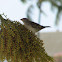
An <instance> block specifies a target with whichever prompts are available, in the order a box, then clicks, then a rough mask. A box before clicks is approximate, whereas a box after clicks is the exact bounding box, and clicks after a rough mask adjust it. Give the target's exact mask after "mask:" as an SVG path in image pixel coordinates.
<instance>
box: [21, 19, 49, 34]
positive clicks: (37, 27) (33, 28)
mask: <svg viewBox="0 0 62 62" xmlns="http://www.w3.org/2000/svg"><path fill="white" fill-rule="evenodd" d="M20 20H21V21H23V23H24V26H25V27H26V28H27V29H28V30H30V31H32V32H33V33H36V32H38V31H40V30H41V29H44V28H47V27H50V26H42V25H39V24H38V23H35V22H32V21H30V20H29V19H27V18H22V19H20Z"/></svg>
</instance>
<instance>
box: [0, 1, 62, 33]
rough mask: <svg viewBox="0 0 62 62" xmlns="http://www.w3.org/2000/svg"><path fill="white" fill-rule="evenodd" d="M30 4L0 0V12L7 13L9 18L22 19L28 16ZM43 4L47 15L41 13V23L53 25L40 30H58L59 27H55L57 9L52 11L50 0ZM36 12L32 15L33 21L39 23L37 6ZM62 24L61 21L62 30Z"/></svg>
mask: <svg viewBox="0 0 62 62" xmlns="http://www.w3.org/2000/svg"><path fill="white" fill-rule="evenodd" d="M32 4H35V2H34V1H33V3H32ZM45 4H46V5H45ZM29 5H30V2H29V3H28V4H23V3H22V2H20V0H0V14H2V13H4V14H5V15H7V17H8V18H9V19H11V20H17V21H20V19H21V18H25V17H26V15H25V14H26V10H27V8H28V7H29ZM42 5H43V6H42V10H43V11H44V12H45V14H46V15H47V16H46V15H44V14H42V15H41V16H42V17H41V23H40V24H41V25H45V26H46V25H48V26H51V28H46V29H43V30H41V31H40V32H51V31H56V29H57V28H55V25H54V22H55V15H56V12H57V10H55V11H54V12H52V11H51V9H50V4H49V3H48V2H47V3H43V4H42ZM35 6H36V5H35ZM34 14H35V15H34V16H32V17H33V21H34V22H36V23H38V9H37V8H36V7H35V9H34ZM60 26H62V24H61V22H60V25H59V26H58V29H59V30H62V29H61V27H60Z"/></svg>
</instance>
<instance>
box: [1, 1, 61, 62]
mask: <svg viewBox="0 0 62 62" xmlns="http://www.w3.org/2000/svg"><path fill="white" fill-rule="evenodd" d="M0 14H5V15H7V18H9V19H10V20H12V21H14V20H15V21H16V20H17V21H19V22H20V23H22V22H21V21H20V19H21V18H28V19H30V20H32V21H34V22H36V23H39V24H40V25H44V26H51V27H50V28H46V29H43V30H40V31H39V38H40V39H41V40H43V42H44V47H45V50H46V52H47V53H48V55H50V56H53V57H54V58H55V60H56V62H62V0H0ZM3 17H4V16H3ZM4 18H5V17H4ZM57 57H58V58H57ZM5 62H6V61H5Z"/></svg>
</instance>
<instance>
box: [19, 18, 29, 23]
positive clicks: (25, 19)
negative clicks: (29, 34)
mask: <svg viewBox="0 0 62 62" xmlns="http://www.w3.org/2000/svg"><path fill="white" fill-rule="evenodd" d="M20 20H21V21H23V22H24V21H28V19H27V18H22V19H20Z"/></svg>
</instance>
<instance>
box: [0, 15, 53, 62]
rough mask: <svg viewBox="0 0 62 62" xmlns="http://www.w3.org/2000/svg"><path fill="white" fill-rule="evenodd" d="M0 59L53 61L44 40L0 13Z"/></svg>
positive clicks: (10, 61) (14, 61) (18, 61)
mask: <svg viewBox="0 0 62 62" xmlns="http://www.w3.org/2000/svg"><path fill="white" fill-rule="evenodd" d="M0 20H1V25H0V28H1V30H0V60H1V61H2V62H3V61H4V60H5V59H6V60H7V61H8V62H53V59H52V57H50V56H48V55H47V53H46V52H45V49H44V47H43V41H42V40H40V39H39V38H37V36H36V35H34V34H33V33H32V32H31V31H29V30H28V29H26V28H25V27H24V26H23V25H22V24H21V23H20V22H17V21H10V20H9V19H4V18H3V17H2V16H1V15H0Z"/></svg>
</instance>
